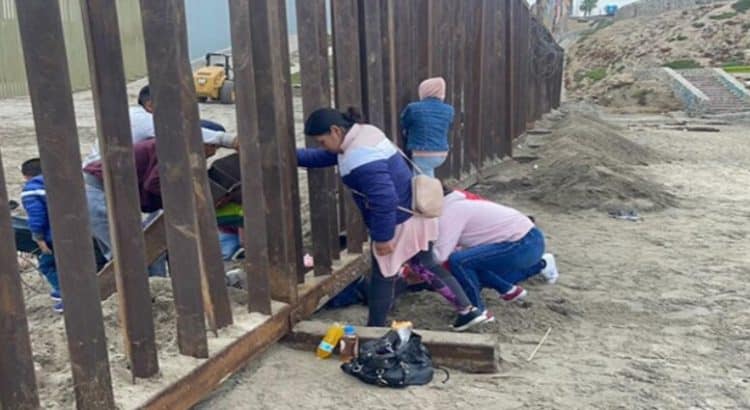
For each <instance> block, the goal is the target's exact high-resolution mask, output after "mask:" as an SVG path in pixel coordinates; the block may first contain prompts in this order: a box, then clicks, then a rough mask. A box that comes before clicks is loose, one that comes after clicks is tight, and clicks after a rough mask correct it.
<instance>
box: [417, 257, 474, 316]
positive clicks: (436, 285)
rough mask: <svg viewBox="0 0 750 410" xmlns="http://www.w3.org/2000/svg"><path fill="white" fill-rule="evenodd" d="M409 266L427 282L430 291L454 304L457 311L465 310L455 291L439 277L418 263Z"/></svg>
mask: <svg viewBox="0 0 750 410" xmlns="http://www.w3.org/2000/svg"><path fill="white" fill-rule="evenodd" d="M409 266H410V267H411V269H412V270H413V271H414V272H415V273H416V274H417V275H419V277H420V278H422V280H423V281H425V282H426V284H427V285H428V287H429V289H430V290H432V291H433V292H436V293H438V294H439V295H440V296H442V297H443V298H445V300H447V301H448V303H450V304H452V305H453V307H454V308H455V309H456V310H461V309H463V306H461V305H460V303H459V302H458V298H456V294H455V293H453V291H452V290H451V289H450V288H449V287H448V285H446V284H445V282H443V281H442V280H441V279H440V278H439V277H438V276H437V275H435V274H434V273H432V271H430V270H428V269H427V268H425V267H424V266H422V265H421V264H420V263H419V262H416V261H414V262H410V263H409ZM467 296H468V292H467ZM469 299H471V297H469Z"/></svg>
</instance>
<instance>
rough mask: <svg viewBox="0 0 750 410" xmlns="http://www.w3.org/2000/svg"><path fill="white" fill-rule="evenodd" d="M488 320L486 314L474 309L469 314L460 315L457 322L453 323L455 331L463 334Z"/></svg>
mask: <svg viewBox="0 0 750 410" xmlns="http://www.w3.org/2000/svg"><path fill="white" fill-rule="evenodd" d="M486 320H487V316H485V314H484V312H481V311H480V310H479V309H477V308H472V309H471V310H470V311H469V312H468V313H464V314H459V315H458V317H457V318H456V321H455V322H453V330H454V331H456V332H463V331H464V330H467V329H469V328H470V327H472V326H474V325H478V324H480V323H482V322H484V321H486Z"/></svg>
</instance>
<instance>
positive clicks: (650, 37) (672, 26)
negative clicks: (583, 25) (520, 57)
mask: <svg viewBox="0 0 750 410" xmlns="http://www.w3.org/2000/svg"><path fill="white" fill-rule="evenodd" d="M733 3H734V2H727V3H714V4H709V5H703V6H699V7H694V8H688V9H683V10H674V11H670V12H667V13H664V14H660V15H657V16H642V17H637V18H633V19H627V20H619V21H609V20H603V21H596V22H592V23H591V27H590V28H589V29H588V30H584V31H583V32H582V33H581V36H580V37H579V39H578V41H577V42H576V43H575V44H573V45H572V46H571V47H570V48H569V49H568V50H567V53H566V70H565V86H566V89H567V92H568V97H569V98H587V99H591V100H593V101H596V102H597V103H598V104H601V105H603V106H606V107H610V108H614V109H616V110H617V111H621V112H666V111H673V110H678V109H680V108H681V105H680V104H679V102H678V101H677V100H676V99H675V98H674V96H673V94H672V90H671V89H670V87H669V86H668V84H666V83H665V82H664V81H661V80H658V79H655V78H654V74H653V73H652V72H651V71H652V70H654V69H659V68H660V67H662V66H665V65H669V66H672V67H674V68H689V67H688V66H686V64H688V65H693V66H702V67H721V66H722V65H724V64H750V53H748V52H747V50H748V49H750V36H748V34H747V33H748V29H749V28H750V12H748V11H745V12H738V11H736V10H735V9H733V8H732V4H733Z"/></svg>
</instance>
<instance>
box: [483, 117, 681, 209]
mask: <svg viewBox="0 0 750 410" xmlns="http://www.w3.org/2000/svg"><path fill="white" fill-rule="evenodd" d="M544 140H545V143H544V144H543V145H541V146H539V148H538V149H536V150H535V152H534V155H535V156H536V157H538V158H539V159H538V160H536V161H534V162H533V165H532V166H531V167H530V170H529V172H528V173H524V174H522V175H521V176H519V177H517V178H511V179H498V180H494V181H491V182H490V184H489V187H488V190H489V191H491V192H492V193H498V192H502V193H503V194H508V193H513V194H516V195H518V196H520V197H523V198H526V199H528V200H531V201H535V202H539V203H541V204H544V205H548V206H554V207H558V208H562V209H566V210H572V209H598V210H602V211H617V210H631V209H635V210H639V211H653V210H659V209H663V208H666V207H670V206H674V205H676V198H675V196H674V195H673V194H672V193H670V192H669V191H668V190H667V189H666V187H664V186H663V185H661V184H659V183H656V182H652V181H649V180H647V179H646V178H643V177H641V176H639V175H638V172H637V170H636V168H637V167H641V166H647V165H649V164H651V163H655V162H659V161H663V160H664V156H663V155H662V154H660V153H658V152H655V151H654V150H652V149H649V148H646V147H644V146H641V145H639V144H637V143H635V142H633V141H631V140H629V139H627V138H625V137H624V136H623V135H622V130H621V129H619V128H618V127H615V126H613V125H610V124H607V123H605V122H603V121H601V120H599V119H596V118H595V117H593V116H590V115H586V114H582V113H579V112H571V113H569V114H568V116H567V117H566V118H564V119H563V120H562V121H559V122H558V123H556V124H555V125H554V126H553V127H552V133H551V134H550V135H548V136H546V137H545V138H544Z"/></svg>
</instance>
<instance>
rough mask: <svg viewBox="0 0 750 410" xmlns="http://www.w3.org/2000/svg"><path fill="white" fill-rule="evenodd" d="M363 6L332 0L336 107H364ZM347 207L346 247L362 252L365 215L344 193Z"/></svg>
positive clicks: (341, 0)
mask: <svg viewBox="0 0 750 410" xmlns="http://www.w3.org/2000/svg"><path fill="white" fill-rule="evenodd" d="M358 10H359V7H358V3H357V0H332V1H331V12H332V14H333V20H332V26H333V55H334V66H335V69H334V79H335V85H336V107H338V109H339V110H346V109H347V108H349V107H355V108H357V109H359V110H360V111H361V110H362V76H361V72H360V70H361V61H360V58H361V56H360V48H359V44H360V41H359V24H360V22H359V11H358ZM344 195H345V196H346V198H345V200H344V201H345V202H344V203H345V208H346V245H347V246H346V248H347V250H348V251H349V252H351V253H361V252H362V244H363V243H364V242H365V240H366V232H365V227H364V223H363V221H362V216H361V215H360V212H359V210H358V209H357V206H356V204H355V203H354V200H353V199H352V198H351V195H350V194H349V193H348V192H347V193H345V194H344Z"/></svg>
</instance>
